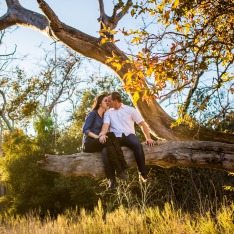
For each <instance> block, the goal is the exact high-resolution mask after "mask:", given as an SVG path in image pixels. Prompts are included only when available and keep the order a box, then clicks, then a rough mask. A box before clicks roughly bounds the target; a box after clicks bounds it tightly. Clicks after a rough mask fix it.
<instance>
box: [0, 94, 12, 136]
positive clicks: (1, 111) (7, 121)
mask: <svg viewBox="0 0 234 234" xmlns="http://www.w3.org/2000/svg"><path fill="white" fill-rule="evenodd" d="M0 94H1V95H2V98H3V107H2V109H1V110H0V116H1V117H2V119H3V120H4V122H5V124H6V125H7V127H8V129H9V130H10V131H11V132H13V131H14V128H13V127H12V126H11V124H10V122H9V120H8V119H7V118H6V116H5V108H6V96H5V93H4V92H3V91H2V90H0Z"/></svg>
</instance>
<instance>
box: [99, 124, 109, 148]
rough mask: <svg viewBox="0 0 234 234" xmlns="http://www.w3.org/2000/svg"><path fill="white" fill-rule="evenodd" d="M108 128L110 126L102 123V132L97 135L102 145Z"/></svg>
mask: <svg viewBox="0 0 234 234" xmlns="http://www.w3.org/2000/svg"><path fill="white" fill-rule="evenodd" d="M109 127H110V124H108V123H104V124H103V125H102V130H101V132H100V133H99V141H100V142H101V143H102V144H103V143H105V142H106V138H107V137H108V136H106V133H107V132H108V129H109Z"/></svg>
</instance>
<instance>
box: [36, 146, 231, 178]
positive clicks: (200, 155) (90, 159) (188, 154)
mask: <svg viewBox="0 0 234 234" xmlns="http://www.w3.org/2000/svg"><path fill="white" fill-rule="evenodd" d="M143 147H144V152H145V160H146V165H157V166H161V167H164V168H170V167H177V166H178V167H203V168H214V169H220V170H225V171H230V172H234V145H233V144H226V143H219V142H207V141H189V142H188V141H186V142H182V141H180V142H178V141H162V142H160V143H158V145H156V146H154V147H149V146H146V145H143ZM123 151H124V156H125V159H126V161H127V163H128V164H129V165H130V166H131V167H136V162H135V159H134V155H133V152H132V151H131V150H130V149H129V148H126V147H123ZM38 164H39V166H40V168H42V169H44V170H47V171H53V172H58V173H62V174H64V175H66V176H93V177H95V178H99V177H102V176H104V167H103V162H102V157H101V153H77V154H72V155H62V156H61V155H46V157H45V158H44V159H43V160H41V161H39V162H38Z"/></svg>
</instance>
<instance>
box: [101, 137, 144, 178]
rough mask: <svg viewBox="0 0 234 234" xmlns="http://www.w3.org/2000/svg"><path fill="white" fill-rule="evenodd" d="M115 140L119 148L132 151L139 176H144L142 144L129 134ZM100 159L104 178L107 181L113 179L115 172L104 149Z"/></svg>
mask: <svg viewBox="0 0 234 234" xmlns="http://www.w3.org/2000/svg"><path fill="white" fill-rule="evenodd" d="M117 139H118V141H119V143H120V145H121V146H127V147H128V148H130V149H132V150H133V152H134V156H135V160H136V163H137V166H138V170H139V172H140V173H141V175H146V174H147V170H146V166H145V154H144V151H143V147H142V144H141V143H140V141H139V139H138V138H137V137H136V135H135V134H129V135H128V136H126V135H125V134H122V137H117ZM102 157H103V163H104V168H105V172H106V176H107V178H108V179H113V178H114V177H115V170H114V167H113V166H112V164H111V162H110V160H109V158H108V157H107V153H106V148H105V147H104V148H103V149H102Z"/></svg>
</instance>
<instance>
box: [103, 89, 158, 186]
mask: <svg viewBox="0 0 234 234" xmlns="http://www.w3.org/2000/svg"><path fill="white" fill-rule="evenodd" d="M108 105H109V108H110V109H109V110H107V111H106V113H105V115H104V121H103V127H102V131H101V133H100V136H101V137H100V138H99V140H100V142H101V143H104V142H105V141H106V138H107V136H106V135H105V134H106V133H107V131H108V129H109V128H110V131H111V132H114V134H115V135H116V137H117V139H118V140H119V142H120V145H121V146H127V147H129V148H130V149H132V150H133V152H134V156H135V159H136V163H137V166H138V170H139V172H140V173H139V179H140V181H142V182H144V183H145V182H146V181H147V169H146V166H145V154H144V151H143V147H142V144H141V143H140V141H139V139H138V138H137V137H136V135H135V127H134V123H137V124H138V125H139V126H140V127H141V129H142V131H143V133H144V135H145V138H146V142H145V143H146V144H147V145H149V146H153V145H154V141H153V140H152V139H151V137H150V133H149V129H148V126H147V125H146V123H145V121H144V120H143V118H142V117H141V115H140V113H139V112H138V111H137V110H136V109H135V108H133V107H130V106H127V105H124V104H123V103H122V100H121V95H120V94H119V93H118V92H112V93H111V94H110V95H109V96H108ZM102 155H103V162H104V167H105V170H106V173H107V174H109V178H110V184H109V188H110V189H111V188H112V187H115V186H116V181H115V176H114V170H113V167H112V166H111V164H110V163H109V162H108V158H107V156H106V153H105V151H103V152H102Z"/></svg>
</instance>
